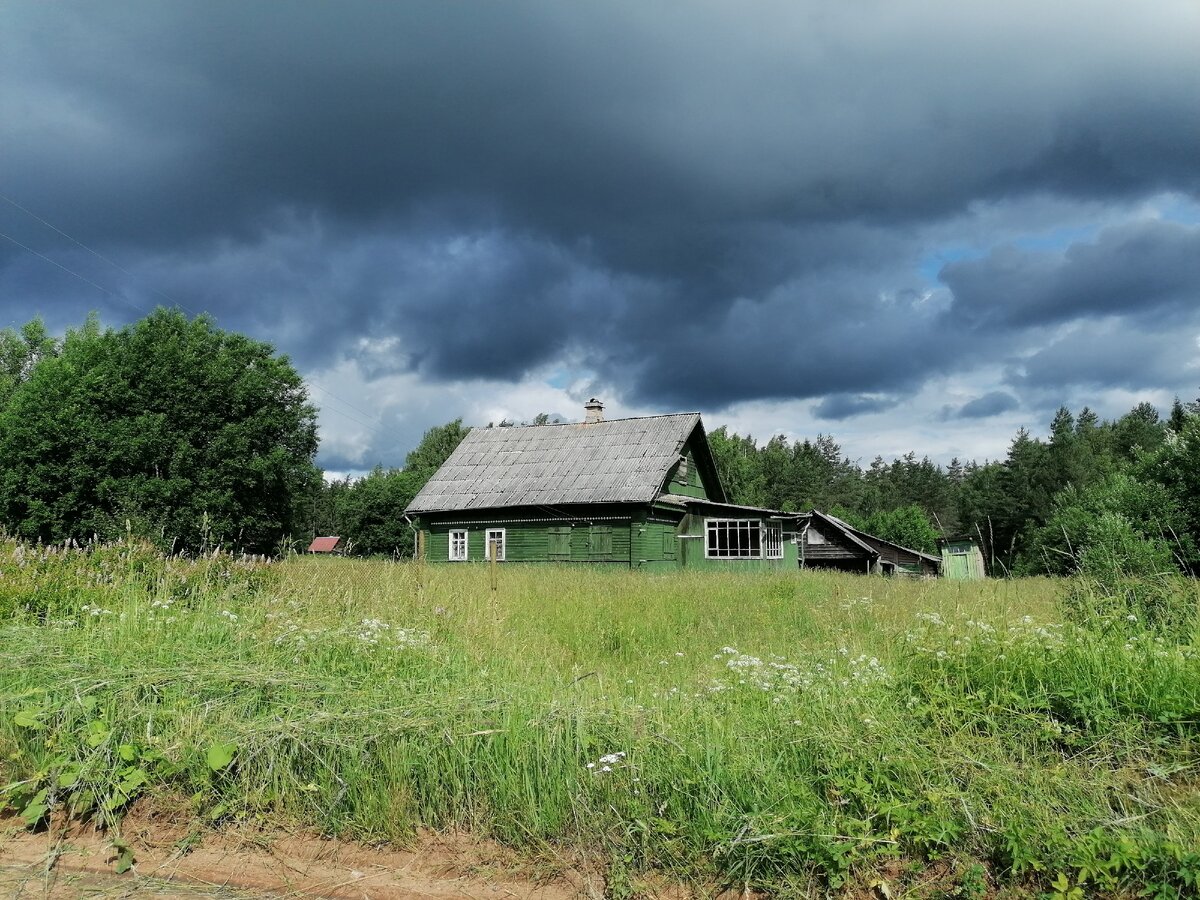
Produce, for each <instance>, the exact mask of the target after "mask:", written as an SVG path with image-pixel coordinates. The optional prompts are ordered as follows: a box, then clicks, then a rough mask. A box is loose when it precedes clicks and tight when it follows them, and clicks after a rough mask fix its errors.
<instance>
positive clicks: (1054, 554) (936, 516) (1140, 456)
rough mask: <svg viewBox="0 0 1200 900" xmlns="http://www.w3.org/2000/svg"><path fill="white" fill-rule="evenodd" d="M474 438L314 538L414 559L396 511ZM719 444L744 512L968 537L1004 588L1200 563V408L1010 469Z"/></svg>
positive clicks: (1090, 430)
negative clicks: (1006, 579) (334, 537)
mask: <svg viewBox="0 0 1200 900" xmlns="http://www.w3.org/2000/svg"><path fill="white" fill-rule="evenodd" d="M535 421H539V422H544V421H545V416H539V418H538V420H535ZM504 424H507V423H504ZM467 430H468V429H467V428H466V427H465V426H464V425H463V423H462V421H461V420H455V421H453V422H449V423H447V424H445V425H440V426H438V427H436V428H433V429H431V430H430V431H429V432H428V433H427V434H426V435H425V438H424V439H423V440H422V442H421V444H420V445H419V446H418V447H417V449H415V450H414V451H413V452H412V453H410V454H409V456H408V459H407V460H406V462H405V466H404V468H402V469H383V468H377V469H375V470H374V471H372V472H371V473H370V474H368V475H367V476H366V477H365V478H362V479H357V480H354V479H346V480H343V481H334V482H329V483H326V484H324V485H323V486H322V488H321V490H320V496H319V497H314V499H313V524H314V528H315V530H316V531H317V532H321V533H330V534H332V533H337V534H341V535H343V536H345V537H347V538H348V539H349V540H350V542H351V545H352V547H356V548H357V549H358V550H359V551H360V552H365V553H394V552H399V553H401V554H403V553H407V552H411V541H412V537H411V532H409V530H408V528H407V525H406V523H403V522H400V521H398V520H397V518H396V516H395V515H394V510H395V509H397V508H399V509H403V508H404V507H405V506H406V505H407V504H408V502H409V501H410V500H411V499H412V498H413V497H414V496H416V493H417V491H419V490H420V489H421V486H422V485H424V483H425V481H426V480H428V478H429V477H430V476H431V475H432V474H433V472H434V471H436V469H437V467H438V465H440V463H441V461H442V460H444V459H445V458H446V457H447V456H448V455H449V454H450V452H451V451H452V450H453V449H454V447H455V446H457V444H458V441H460V440H462V438H463V436H465V435H466V433H467ZM708 437H709V442H710V444H711V446H712V450H713V455H714V458H715V460H716V464H717V469H718V473H719V475H720V478H721V482H722V484H723V485H724V486H725V489H726V491H727V492H728V493H729V496H730V500H731V501H733V502H735V503H743V504H747V505H751V506H760V507H766V508H769V509H781V510H788V511H805V510H808V509H812V508H816V509H820V510H823V511H826V512H830V513H832V514H834V515H837V516H840V517H841V518H843V519H846V520H847V521H849V522H851V523H852V524H854V525H856V526H857V527H859V528H862V529H863V530H865V531H868V532H870V533H872V534H876V535H879V536H880V537H883V538H885V539H888V540H892V541H895V542H897V543H900V544H903V545H905V546H908V547H914V548H916V549H921V550H925V551H928V552H936V551H937V540H938V538H939V537H943V536H947V537H953V536H960V535H969V536H971V537H973V538H975V540H976V541H978V542H979V544H980V546H981V547H982V549H983V552H984V557H985V560H986V562H987V563H988V565H989V568H990V570H991V571H992V572H993V574H996V575H1004V574H1038V573H1047V574H1069V573H1072V572H1075V571H1078V570H1079V569H1080V567H1081V565H1082V564H1085V563H1089V562H1090V563H1091V565H1092V567H1093V568H1094V567H1095V566H1096V565H1097V564H1098V563H1099V562H1100V561H1101V560H1115V561H1116V564H1117V565H1118V566H1119V567H1120V568H1121V569H1122V570H1123V571H1126V574H1130V575H1136V574H1142V575H1145V574H1154V573H1162V572H1168V571H1177V570H1183V571H1187V572H1192V571H1194V569H1195V568H1196V565H1197V562H1198V557H1197V549H1196V548H1197V546H1198V545H1200V402H1193V403H1189V404H1183V403H1181V402H1179V401H1176V402H1175V404H1174V407H1173V408H1172V410H1171V412H1170V416H1169V417H1168V418H1167V419H1165V420H1164V419H1162V418H1161V417H1160V415H1159V412H1158V410H1156V409H1155V408H1154V407H1153V406H1152V405H1150V404H1148V403H1142V404H1139V405H1138V406H1136V407H1134V408H1133V409H1131V410H1130V411H1129V412H1128V413H1126V414H1125V415H1124V416H1121V417H1120V418H1118V419H1115V420H1112V421H1102V420H1100V419H1099V418H1098V417H1097V416H1096V414H1095V413H1094V412H1092V411H1091V410H1089V409H1087V408H1084V409H1082V410H1081V411H1080V412H1079V413H1078V415H1075V414H1073V413H1072V412H1071V411H1070V410H1068V409H1066V408H1063V409H1060V410H1059V411H1058V413H1057V415H1056V416H1055V417H1054V420H1053V422H1051V423H1050V433H1049V436H1048V437H1047V438H1046V439H1041V438H1035V437H1033V436H1031V434H1030V433H1029V432H1028V431H1027V430H1025V429H1022V430H1020V431H1018V432H1017V434H1016V435H1015V436H1014V437H1013V439H1012V442H1011V444H1010V445H1009V449H1008V453H1007V455H1006V457H1005V458H1004V459H1003V460H996V461H986V462H983V463H979V462H975V461H967V462H963V461H961V460H957V459H956V460H951V462H950V464H949V465H948V466H941V465H938V464H936V463H934V462H932V461H931V460H930V459H929V457H928V456H922V457H918V456H917V455H916V453H915V452H913V453H908V454H906V455H904V456H903V457H900V458H898V459H894V460H892V461H891V462H888V461H886V460H884V459H883V458H881V457H877V458H876V459H875V460H874V461H873V462H872V463H871V464H870V465H869V466H867V467H865V468H864V467H862V466H860V465H858V464H857V463H855V462H854V461H852V460H850V459H849V458H848V457H847V456H846V455H845V454H844V453H843V452H842V448H841V447H840V446H839V445H838V443H837V442H836V441H835V440H834V438H833V437H831V436H829V435H818V436H817V437H815V438H813V439H811V440H802V441H788V440H787V439H786V438H784V437H782V436H775V437H773V438H771V439H770V440H768V441H766V442H765V443H763V444H759V443H758V442H757V441H756V440H755V439H754V438H753V437H750V436H741V435H737V434H733V433H730V432H729V430H728V429H726V428H724V427H721V428H717V429H716V430H715V431H712V432H710V433H709V435H708Z"/></svg>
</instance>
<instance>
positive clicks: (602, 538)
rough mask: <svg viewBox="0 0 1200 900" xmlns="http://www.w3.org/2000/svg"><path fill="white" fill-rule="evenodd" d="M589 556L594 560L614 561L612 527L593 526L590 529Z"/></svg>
mask: <svg viewBox="0 0 1200 900" xmlns="http://www.w3.org/2000/svg"><path fill="white" fill-rule="evenodd" d="M588 555H589V556H590V557H591V558H592V559H612V526H611V525H593V526H592V527H591V528H589V529H588Z"/></svg>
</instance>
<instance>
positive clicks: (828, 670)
mask: <svg viewBox="0 0 1200 900" xmlns="http://www.w3.org/2000/svg"><path fill="white" fill-rule="evenodd" d="M713 659H715V660H723V661H724V664H725V669H726V673H725V676H724V677H723V678H716V679H714V680H713V682H712V683H711V684H710V686H709V691H710V692H718V691H723V690H727V689H729V688H731V687H734V686H740V685H747V686H750V687H754V688H757V689H758V690H761V691H764V692H767V693H773V694H776V695H777V696H776V700H777V701H778V700H779V699H780V698H779V696H778V695H780V694H784V693H797V692H801V691H804V692H825V691H838V692H843V693H844V692H845V691H846V690H847V689H852V688H860V687H867V686H870V685H876V684H882V683H885V682H887V681H888V680H889V679H890V677H891V676H890V675H889V674H888V672H887V670H886V669H885V668H884V666H883V664H882V663H880V661H879V659H878V658H877V657H874V656H867V655H866V654H865V653H863V654H859V655H856V656H852V655H851V654H850V651H849V649H847V648H846V647H840V648H838V651H837V653H836V654H835V655H833V656H831V657H829V658H828V659H824V660H820V661H813V662H811V663H809V664H807V665H799V664H797V663H793V662H789V661H788V660H787V658H786V657H783V656H779V655H778V654H771V655H770V656H769V657H768V658H767V659H765V660H764V659H760V658H759V657H757V656H752V655H750V654H748V653H741V652H739V651H738V650H737V649H736V648H735V647H722V648H721V652H720V653H717V654H715V655H714V656H713Z"/></svg>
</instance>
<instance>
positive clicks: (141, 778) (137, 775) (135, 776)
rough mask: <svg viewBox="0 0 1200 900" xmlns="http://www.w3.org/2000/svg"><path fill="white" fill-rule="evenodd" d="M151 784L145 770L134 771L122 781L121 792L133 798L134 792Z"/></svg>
mask: <svg viewBox="0 0 1200 900" xmlns="http://www.w3.org/2000/svg"><path fill="white" fill-rule="evenodd" d="M149 783H150V776H149V775H147V774H146V772H145V770H144V769H134V770H133V771H131V772H130V773H129V774H128V775H126V776H125V777H124V778H123V779H122V780H121V790H123V791H124V792H125V793H126V794H128V795H130V796H131V797H132V796H133V792H134V791H136V790H137V789H138V788H140V787H141V786H142V785H144V784H149Z"/></svg>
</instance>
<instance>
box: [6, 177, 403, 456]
mask: <svg viewBox="0 0 1200 900" xmlns="http://www.w3.org/2000/svg"><path fill="white" fill-rule="evenodd" d="M0 200H4V201H5V202H6V203H8V204H10V205H11V206H13V207H15V208H16V209H19V210H20V211H21V212H23V213H25V214H26V215H28V216H30V217H31V218H33V219H35V220H36V221H38V222H39V223H41V224H42V225H44V226H45V227H47V228H49V229H50V230H51V231H53V232H55V233H56V234H59V235H61V236H62V237H64V238H66V239H67V240H69V241H70V242H71V243H73V244H75V245H77V246H78V247H80V248H82V249H83V250H86V251H87V252H88V253H90V254H92V255H93V256H95V257H96V258H97V259H99V260H101V261H103V262H105V263H107V264H108V265H110V266H112V267H113V268H114V269H116V270H117V271H119V272H122V273H124V274H125V275H127V276H129V277H130V278H136V277H137V276H136V275H134V273H133V272H130V271H129V270H128V269H126V268H125V267H124V266H122V265H120V264H119V263H117V262H114V261H113V260H111V259H109V258H108V257H107V256H105V255H104V254H103V253H100V252H99V251H98V250H93V249H92V248H91V247H89V246H88V245H87V244H85V243H83V241H81V240H79V239H78V238H75V237H72V236H71V235H69V234H67V232H65V231H63V230H62V229H61V228H59V227H58V226H57V225H55V224H54V223H52V222H49V221H47V220H46V219H44V218H42V217H41V216H39V215H38V214H37V213H35V212H33V211H32V210H31V209H28V208H27V207H25V206H22V205H21V204H20V203H18V202H17V201H16V200H14V199H12V197H9V196H8V195H7V194H5V193H3V192H0ZM0 237H3V238H5V239H6V240H8V241H11V242H12V243H13V244H16V245H17V246H18V247H20V248H21V249H23V250H26V251H28V252H29V253H32V254H33V255H34V256H37V257H39V258H40V259H43V260H45V261H46V262H48V263H50V264H51V265H52V266H55V267H57V268H59V269H62V270H63V271H64V272H66V273H68V274H69V275H73V276H74V277H76V278H78V279H79V280H80V281H83V282H85V283H86V284H89V285H91V286H92V287H94V288H96V289H97V290H99V291H101V292H102V293H104V294H106V295H107V296H109V297H111V298H113V299H114V300H116V301H117V302H118V303H120V304H121V305H123V306H125V307H126V308H128V309H131V310H133V311H134V312H137V313H139V314H141V315H146V314H147V313H148V310H146V309H145V308H144V307H140V306H138V305H136V304H134V303H133V301H131V300H129V299H128V298H126V297H124V296H123V295H121V294H117V293H115V292H113V291H111V290H109V289H108V288H105V287H103V286H102V285H99V284H97V283H96V282H94V281H92V280H91V279H90V278H86V277H84V276H83V275H80V274H79V273H78V272H76V271H74V270H73V269H70V268H68V267H67V266H64V265H63V264H62V263H60V262H57V261H55V260H53V259H51V258H50V257H49V256H47V255H46V254H44V253H40V252H38V251H37V250H34V249H33V248H32V247H29V246H27V245H26V244H23V243H21V242H20V241H18V240H17V239H16V238H14V237H11V236H10V235H7V234H4V233H3V232H0ZM150 291H151V293H153V294H156V295H157V296H159V297H161V298H162V299H164V300H166V301H167V303H169V304H170V305H172V306H177V307H179V308H180V309H182V310H184V311H185V312H188V313H191V314H192V315H193V316H195V315H197V313H196V311H195V310H193V309H190V308H189V307H188V306H186V305H185V304H183V303H180V302H179V301H178V300H176V299H174V298H173V297H170V296H168V295H167V294H165V293H163V292H162V291H160V290H158V289H157V288H154V287H150ZM305 381H306V382H307V383H308V384H310V385H311V386H312V387H314V388H316V389H317V390H319V391H320V392H321V393H322V394H324V395H325V396H327V397H328V398H329V399H330V400H332V401H334V402H335V403H340V404H342V405H344V406H346V407H348V408H350V409H352V410H354V411H355V412H357V413H359V414H360V415H362V416H365V417H366V420H363V419H359V418H357V417H355V416H353V415H351V414H349V413H347V412H345V411H344V410H340V409H337V407H336V406H332V405H331V406H330V410H331V411H332V412H336V413H339V414H340V415H342V416H345V417H346V418H347V419H349V420H350V421H352V422H355V423H356V424H358V425H361V426H363V427H364V428H368V429H371V430H372V431H374V432H375V433H376V434H378V435H381V436H382V435H383V433H384V432H383V430H382V428H383V426H382V422H381V420H380V419H379V417H378V416H377V415H375V414H374V413H370V412H368V411H367V410H364V409H360V408H359V407H357V406H355V405H354V404H353V403H351V402H350V401H348V400H345V399H343V398H341V397H339V396H337V395H336V394H334V393H333V392H332V391H330V390H329V389H328V388H326V387H324V386H323V385H321V384H320V383H319V382H318V381H316V380H315V379H312V378H306V379H305Z"/></svg>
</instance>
